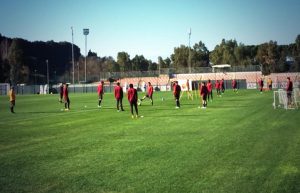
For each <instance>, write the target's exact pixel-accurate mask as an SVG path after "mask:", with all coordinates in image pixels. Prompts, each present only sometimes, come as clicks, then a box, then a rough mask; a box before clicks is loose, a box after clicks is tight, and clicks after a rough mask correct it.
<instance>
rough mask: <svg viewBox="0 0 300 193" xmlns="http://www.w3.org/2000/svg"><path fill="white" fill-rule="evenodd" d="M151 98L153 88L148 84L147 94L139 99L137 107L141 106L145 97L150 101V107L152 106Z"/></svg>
mask: <svg viewBox="0 0 300 193" xmlns="http://www.w3.org/2000/svg"><path fill="white" fill-rule="evenodd" d="M152 96H153V86H152V85H151V82H148V90H147V94H146V95H145V96H144V97H143V98H141V99H140V103H139V105H141V102H142V101H143V100H144V99H145V98H146V97H147V98H149V99H150V101H151V105H152V106H153V98H152Z"/></svg>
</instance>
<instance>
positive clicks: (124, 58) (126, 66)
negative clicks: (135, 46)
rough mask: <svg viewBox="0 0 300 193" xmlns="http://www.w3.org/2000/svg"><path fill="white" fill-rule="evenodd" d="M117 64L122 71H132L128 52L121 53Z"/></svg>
mask: <svg viewBox="0 0 300 193" xmlns="http://www.w3.org/2000/svg"><path fill="white" fill-rule="evenodd" d="M117 63H118V64H119V66H120V70H121V71H124V72H125V71H130V70H132V66H131V62H130V56H129V54H128V53H126V52H119V53H118V56H117Z"/></svg>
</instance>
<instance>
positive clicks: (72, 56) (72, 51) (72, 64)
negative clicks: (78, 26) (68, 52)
mask: <svg viewBox="0 0 300 193" xmlns="http://www.w3.org/2000/svg"><path fill="white" fill-rule="evenodd" d="M71 30H72V65H73V73H72V75H73V81H72V83H73V85H74V76H75V69H74V48H73V45H74V38H73V26H72V27H71Z"/></svg>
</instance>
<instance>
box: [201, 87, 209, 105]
mask: <svg viewBox="0 0 300 193" xmlns="http://www.w3.org/2000/svg"><path fill="white" fill-rule="evenodd" d="M207 94H208V89H207V86H206V84H205V82H202V84H201V89H200V95H201V96H202V108H206V107H207V100H206V99H207Z"/></svg>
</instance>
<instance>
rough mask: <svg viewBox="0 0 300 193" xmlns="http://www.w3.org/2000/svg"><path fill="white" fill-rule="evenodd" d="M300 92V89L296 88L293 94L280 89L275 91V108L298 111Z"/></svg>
mask: <svg viewBox="0 0 300 193" xmlns="http://www.w3.org/2000/svg"><path fill="white" fill-rule="evenodd" d="M299 98H300V92H299V88H295V89H294V91H293V92H291V93H287V91H286V90H283V89H279V90H278V91H274V95H273V107H274V109H276V108H284V109H297V108H298V105H299V102H300V101H299Z"/></svg>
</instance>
